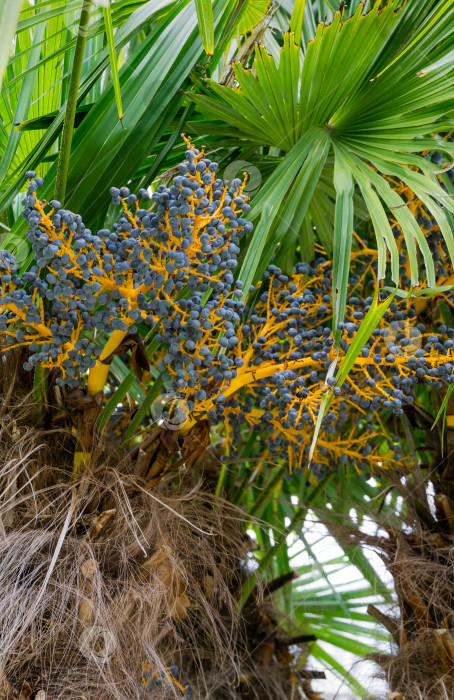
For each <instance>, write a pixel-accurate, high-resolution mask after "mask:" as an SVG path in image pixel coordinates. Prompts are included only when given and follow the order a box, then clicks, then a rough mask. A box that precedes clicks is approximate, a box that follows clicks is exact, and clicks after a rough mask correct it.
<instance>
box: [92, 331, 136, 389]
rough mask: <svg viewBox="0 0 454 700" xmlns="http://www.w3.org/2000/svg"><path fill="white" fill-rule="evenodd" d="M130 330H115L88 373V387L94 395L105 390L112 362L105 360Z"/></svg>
mask: <svg viewBox="0 0 454 700" xmlns="http://www.w3.org/2000/svg"><path fill="white" fill-rule="evenodd" d="M127 333H128V331H114V332H113V333H112V335H111V336H110V338H109V340H108V341H107V343H106V344H105V346H104V350H103V351H102V353H101V354H100V356H99V359H98V360H97V361H96V365H95V366H94V367H92V369H91V370H90V371H89V373H88V379H87V389H88V393H89V394H91V395H92V396H93V395H94V394H98V393H99V392H100V391H103V390H104V387H105V384H106V381H107V375H108V374H109V369H110V363H109V364H107V363H106V362H104V360H106V359H107V358H108V357H109V355H111V354H112V353H113V352H114V351H115V350H116V349H117V348H118V346H119V345H120V344H121V343H122V342H123V340H124V339H125V337H126V335H127Z"/></svg>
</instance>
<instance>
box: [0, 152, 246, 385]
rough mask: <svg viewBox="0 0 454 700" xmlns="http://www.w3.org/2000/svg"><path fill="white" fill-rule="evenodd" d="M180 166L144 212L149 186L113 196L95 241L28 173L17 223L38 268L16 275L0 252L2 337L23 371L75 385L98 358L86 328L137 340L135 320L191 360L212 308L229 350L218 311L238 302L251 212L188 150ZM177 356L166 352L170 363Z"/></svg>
mask: <svg viewBox="0 0 454 700" xmlns="http://www.w3.org/2000/svg"><path fill="white" fill-rule="evenodd" d="M186 158H187V161H186V162H185V163H182V164H181V165H180V166H179V171H180V175H178V176H177V177H175V178H174V180H173V184H172V186H171V187H170V188H169V187H166V186H165V185H160V186H159V187H158V188H157V190H156V192H155V193H154V194H152V197H151V199H152V203H151V204H152V206H151V210H150V211H148V210H147V209H146V208H144V203H145V202H146V200H147V199H148V193H147V192H146V190H140V191H139V193H138V195H135V194H131V193H130V192H129V190H128V188H121V189H117V188H112V189H111V194H112V201H113V203H114V204H121V205H123V215H122V216H121V217H120V218H119V220H118V222H117V223H115V224H113V226H112V227H111V229H102V230H100V231H97V232H96V233H94V232H92V231H91V230H89V229H88V228H86V226H85V224H84V223H83V221H82V217H81V216H80V215H79V214H74V213H72V212H70V211H68V210H65V209H63V208H62V207H61V204H60V202H57V201H55V200H53V201H51V202H49V204H47V203H46V202H43V201H41V200H39V199H38V195H37V190H38V188H39V187H40V186H42V184H43V181H42V180H41V179H40V178H36V177H35V173H33V172H28V173H27V176H28V177H29V179H30V182H29V185H28V189H27V193H26V195H25V197H24V200H23V204H24V207H25V208H24V211H23V216H24V218H25V219H26V220H27V222H28V224H29V230H28V232H27V238H28V240H29V241H30V242H31V244H32V249H33V252H34V256H35V261H36V264H35V265H34V266H33V267H32V268H31V269H30V270H29V271H27V272H25V273H24V274H22V276H20V277H19V275H17V274H16V273H17V265H16V263H15V261H14V258H13V256H11V255H9V254H8V255H7V254H6V253H2V255H3V257H2V258H1V265H2V268H1V272H2V274H1V277H0V281H1V284H2V287H1V291H2V300H1V303H0V312H1V315H0V332H3V334H4V335H5V336H6V340H7V341H8V342H9V343H10V344H12V345H14V344H19V345H28V346H29V349H30V350H31V354H30V356H29V358H28V360H27V362H26V364H25V368H26V369H28V370H31V369H33V367H35V366H37V365H40V366H44V367H48V368H50V369H54V368H58V369H59V370H60V372H61V376H60V377H59V378H58V380H57V381H58V383H59V384H62V385H63V384H66V385H68V386H71V387H75V386H77V385H78V384H79V382H80V376H81V373H83V372H84V371H86V370H90V369H92V368H93V367H94V366H95V365H96V359H97V358H98V357H99V355H100V353H101V352H102V351H101V348H99V347H98V345H97V344H96V343H95V342H94V340H93V337H94V331H101V332H103V333H112V332H113V331H117V332H119V333H124V334H126V333H128V332H129V333H137V332H138V325H139V324H144V326H154V325H155V324H157V323H159V322H162V323H163V327H164V329H165V333H166V339H168V338H169V331H170V330H172V334H173V336H174V337H175V336H176V337H177V338H178V339H179V341H180V340H181V341H184V343H185V345H186V348H187V350H188V351H189V352H191V348H192V349H193V348H194V347H195V342H198V341H199V340H200V338H201V337H203V335H204V334H210V333H211V331H212V330H213V328H214V324H212V322H211V321H210V320H209V318H208V316H207V312H210V311H211V312H212V313H213V314H216V313H217V312H218V311H219V310H221V316H220V317H219V320H220V321H221V323H222V322H223V323H224V324H225V328H224V329H223V330H225V340H224V341H222V342H226V343H227V345H228V344H229V343H230V345H231V344H232V342H233V341H232V340H231V339H230V335H229V334H230V332H231V326H230V325H229V324H228V317H229V313H230V312H228V311H227V309H226V310H225V311H222V308H223V305H224V303H226V299H227V296H228V295H231V296H232V303H233V304H235V303H237V302H238V299H239V298H240V297H241V296H242V291H241V284H240V283H238V282H237V283H234V278H233V274H232V271H233V270H234V268H235V267H236V266H237V256H238V253H239V250H240V249H239V247H238V243H239V241H240V239H241V238H242V237H243V236H244V235H245V234H246V233H248V232H249V231H251V229H252V225H251V224H250V223H247V222H246V220H245V219H244V218H243V215H244V214H246V213H247V212H248V211H249V209H250V206H249V204H248V203H247V197H245V196H243V194H242V192H243V188H244V183H243V182H242V181H241V180H239V179H235V180H233V181H232V183H231V184H230V186H229V187H227V186H224V184H223V182H222V180H220V179H219V178H218V177H216V170H217V167H218V166H217V164H216V163H214V162H212V161H210V160H209V159H208V158H204V156H203V151H202V152H200V151H198V150H197V149H195V148H193V147H192V145H191V144H190V143H189V142H188V150H187V152H186ZM207 296H209V297H210V299H209V302H208V306H207V307H206V308H204V310H203V311H202V308H201V302H202V299H204V298H205V297H207ZM234 300H237V302H235V301H234ZM227 301H228V300H227ZM222 314H223V315H222ZM173 350H174V344H170V347H169V351H168V353H167V355H168V356H169V357H172V353H173ZM170 364H171V363H170ZM177 364H178V363H177V362H174V363H173V366H175V367H176V369H178V366H177Z"/></svg>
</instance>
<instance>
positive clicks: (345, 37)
mask: <svg viewBox="0 0 454 700" xmlns="http://www.w3.org/2000/svg"><path fill="white" fill-rule="evenodd" d="M380 6H381V3H380V2H376V3H375V5H374V8H373V9H372V10H371V11H370V12H369V13H367V14H365V15H364V14H362V5H358V8H357V10H356V12H355V13H354V15H353V16H352V17H351V18H349V19H346V20H345V21H344V20H343V17H342V12H337V13H335V14H334V16H333V21H332V23H331V24H330V25H329V26H325V25H323V24H320V25H319V26H318V28H317V31H316V34H315V38H314V40H313V41H312V42H311V43H309V45H308V46H307V50H306V54H305V56H303V55H302V53H301V52H300V49H299V47H298V46H297V45H295V44H294V42H293V39H292V35H290V34H286V35H285V39H284V46H283V49H282V51H281V54H280V60H279V64H278V65H277V64H276V62H275V60H274V59H273V58H272V57H271V56H269V55H268V54H267V53H266V51H265V50H264V49H263V48H262V47H258V48H257V51H256V59H255V63H254V71H248V70H246V69H244V68H243V67H242V66H240V65H236V66H235V75H236V79H237V82H238V86H239V87H238V88H237V89H230V88H227V87H224V86H220V85H217V84H216V83H214V82H213V81H207V87H206V90H205V91H204V92H203V93H201V94H199V93H195V92H193V93H192V94H191V96H192V98H193V100H194V101H195V102H196V103H197V104H198V106H199V109H200V110H201V111H202V112H204V113H207V112H209V113H210V116H211V117H212V118H213V117H214V118H215V119H216V120H218V123H219V121H220V122H222V123H223V124H224V125H225V126H224V128H225V132H226V134H228V135H229V136H232V137H234V138H236V139H237V140H238V141H239V143H242V144H244V143H248V144H251V145H253V144H255V145H257V146H258V145H259V144H267V145H268V146H270V147H274V148H278V149H280V151H281V152H284V157H283V158H282V160H281V163H280V165H279V166H278V167H277V169H276V171H275V172H274V174H273V176H271V177H270V179H269V180H268V182H267V183H266V184H265V185H264V187H263V188H262V190H261V193H260V194H259V196H258V198H257V201H256V205H257V206H256V207H255V208H254V212H253V218H254V219H255V221H256V224H257V225H256V231H255V234H254V236H253V238H252V239H251V242H250V246H249V248H248V251H247V253H246V256H245V258H244V262H243V267H242V270H241V273H240V276H241V277H242V278H244V279H245V280H246V282H247V283H249V282H251V281H256V280H257V279H258V278H259V277H260V275H261V274H262V273H263V270H264V268H265V267H266V265H267V264H268V262H269V260H270V258H271V256H272V255H273V254H275V253H276V250H277V249H278V248H279V246H283V245H286V244H287V241H289V239H290V240H291V239H292V237H293V236H298V235H299V232H300V231H301V230H302V223H303V220H304V218H305V217H306V215H307V216H309V214H308V208H309V206H310V205H311V202H312V200H313V197H314V196H315V193H317V190H318V183H319V179H320V172H321V171H320V170H319V169H318V168H315V167H314V164H313V163H312V162H311V161H312V158H314V160H317V159H318V158H319V156H318V155H317V154H318V149H319V148H320V143H321V142H322V143H323V149H322V152H323V158H324V159H326V157H327V155H328V153H330V152H333V153H334V159H335V163H336V165H335V172H336V167H337V171H338V172H340V171H341V170H342V171H343V173H344V175H345V174H346V173H347V172H350V174H351V175H350V176H349V177H351V178H353V179H352V180H349V182H350V186H349V187H348V188H347V190H345V188H344V187H342V188H341V189H339V188H338V187H336V210H337V212H338V216H337V217H336V224H335V227H334V250H338V251H346V252H347V255H346V256H345V257H344V256H343V255H342V259H341V258H338V257H337V256H336V255H335V256H334V268H335V269H334V277H335V279H336V281H337V288H338V291H339V293H340V292H341V289H344V288H345V287H344V285H345V280H346V277H347V275H348V271H347V267H346V264H345V262H346V260H347V261H348V249H349V241H350V240H351V232H352V228H353V214H352V212H353V210H354V207H353V186H352V185H353V182H354V181H356V182H357V183H358V184H359V185H360V187H361V189H362V190H363V191H367V194H366V196H365V203H366V206H367V208H368V209H369V216H370V218H372V219H373V220H374V223H375V224H376V225H377V224H378V223H381V224H383V222H384V218H386V212H387V211H388V210H389V209H390V207H393V216H394V217H395V218H397V219H398V221H399V223H400V225H401V226H402V228H403V232H404V235H405V240H406V242H407V250H408V254H409V257H410V263H411V273H412V283H413V284H415V285H416V284H418V282H419V281H420V274H419V271H418V264H417V254H418V248H419V250H420V251H421V252H422V254H423V258H424V268H425V274H426V275H427V280H428V282H429V284H434V282H435V278H434V274H435V273H434V267H433V261H432V258H431V255H430V253H429V251H428V248H427V244H426V242H425V238H424V236H423V234H422V233H421V231H420V230H419V226H418V225H417V222H416V221H415V219H414V218H413V216H412V214H411V212H410V211H409V210H408V208H407V207H406V206H405V201H404V200H402V199H401V198H400V197H399V195H397V194H396V193H391V191H390V189H389V186H388V183H387V182H386V181H385V179H384V178H383V177H382V174H390V175H397V176H398V177H400V178H401V179H402V180H403V181H404V182H405V183H406V184H408V186H409V187H410V188H414V189H415V192H416V191H418V192H421V193H422V194H423V196H425V197H426V198H427V202H428V206H430V208H431V210H432V212H433V214H434V216H435V218H437V220H439V223H440V228H441V230H442V232H443V235H444V237H445V240H446V243H447V245H448V246H449V248H450V251H451V255H452V254H453V253H454V249H453V246H452V231H451V227H450V225H448V223H447V222H448V219H447V218H446V216H445V214H444V213H443V212H442V210H441V208H440V207H439V206H438V205H437V201H442V202H443V204H444V206H445V208H446V209H448V210H449V211H452V210H453V203H452V201H451V200H450V199H449V197H446V193H445V192H444V191H443V189H442V188H441V187H440V185H439V183H438V181H437V179H436V176H435V175H434V170H435V166H433V165H432V163H430V162H429V161H428V160H427V159H425V158H422V157H421V156H419V155H416V154H417V153H418V152H421V151H423V150H425V149H428V148H431V147H433V145H432V146H431V143H432V142H431V141H430V140H429V139H425V138H423V137H424V136H427V135H429V134H430V133H433V132H434V131H442V130H443V129H448V128H449V126H450V124H451V122H450V120H449V110H450V108H451V105H452V102H451V101H450V100H451V99H452V95H453V88H452V68H453V66H452V62H451V61H446V62H445V63H443V65H442V66H441V68H440V69H439V70H437V71H436V72H435V71H434V72H428V73H427V74H425V75H424V76H423V77H418V70H419V69H421V68H423V67H424V66H427V65H428V63H430V61H431V60H432V59H434V60H438V61H440V59H442V56H443V55H444V54H447V53H449V50H448V45H447V44H446V43H445V42H442V45H441V46H440V42H439V36H440V32H444V35H445V36H447V37H448V36H450V35H452V33H453V32H454V16H453V15H452V13H448V16H445V15H443V13H440V12H439V10H440V7H441V3H440V2H438V3H435V4H433V3H432V4H431V7H430V8H429V7H428V8H427V13H426V15H425V16H424V17H425V20H424V21H423V22H422V25H421V26H422V29H421V32H420V36H421V40H420V44H418V45H411V46H409V50H408V51H407V52H406V53H405V54H402V56H401V58H400V59H399V61H397V62H396V64H395V65H394V66H393V67H392V68H390V69H389V70H387V71H385V73H384V75H383V76H382V77H380V78H377V79H374V77H375V76H377V75H378V74H379V73H380V71H381V70H383V69H384V68H386V66H387V65H389V64H390V63H391V61H392V60H393V59H394V58H395V57H396V55H398V54H401V53H402V51H400V47H401V42H403V41H404V40H405V39H407V38H408V37H409V35H410V34H411V31H412V30H414V28H415V26H417V24H418V23H419V24H421V16H420V17H417V16H416V13H415V3H410V6H409V9H408V12H407V11H406V10H405V9H403V8H402V7H401V6H400V2H399V1H398V0H391V1H390V2H389V3H388V4H387V5H386V7H385V8H381V7H380ZM424 17H423V19H424ZM422 51H424V52H425V55H424V57H422V55H421V52H422ZM443 52H444V54H443ZM325 146H326V149H325ZM440 148H444V149H445V151H447V152H449V153H454V151H453V147H452V145H451V144H447V145H443V146H440ZM415 166H416V167H417V168H418V169H419V171H420V172H419V173H417V172H415V171H414V169H412V168H415ZM377 171H378V172H377ZM382 207H383V211H382ZM396 207H398V208H396ZM371 208H372V209H373V211H371ZM383 212H384V213H385V216H384V214H383ZM376 235H377V239H378V250H379V267H380V270H381V273H382V274H383V272H384V268H385V256H386V250H388V251H389V254H390V258H391V269H392V272H393V275H394V281H395V282H396V283H397V282H398V279H397V271H398V254H397V250H396V247H395V245H394V244H393V242H392V240H391V237H390V235H389V229H388V228H387V227H384V228H382V226H381V227H380V228H379V229H378V230H377V232H376ZM258 251H260V253H262V254H261V255H260V256H259V255H258V254H257V253H258ZM339 285H340V286H339ZM343 296H344V295H343V294H341V296H340V297H339V299H338V300H337V302H335V304H337V318H341V317H343V310H344V300H343Z"/></svg>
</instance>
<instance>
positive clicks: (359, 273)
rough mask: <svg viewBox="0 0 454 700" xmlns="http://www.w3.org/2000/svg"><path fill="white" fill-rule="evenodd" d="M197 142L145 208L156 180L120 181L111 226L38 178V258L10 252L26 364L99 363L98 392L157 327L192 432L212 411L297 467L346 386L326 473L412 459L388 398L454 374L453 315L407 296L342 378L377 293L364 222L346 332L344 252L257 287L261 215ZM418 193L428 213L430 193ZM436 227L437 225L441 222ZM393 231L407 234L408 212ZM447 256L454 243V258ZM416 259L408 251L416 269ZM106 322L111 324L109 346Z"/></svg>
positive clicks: (230, 438) (161, 361)
mask: <svg viewBox="0 0 454 700" xmlns="http://www.w3.org/2000/svg"><path fill="white" fill-rule="evenodd" d="M187 145H188V150H187V151H186V158H187V160H186V162H184V163H182V164H181V165H180V166H179V175H177V176H176V177H175V178H174V179H173V183H172V185H171V186H170V187H167V186H165V185H160V186H159V187H158V188H157V191H156V192H155V193H153V195H152V201H153V204H152V206H151V207H150V209H149V210H147V209H145V208H142V202H143V201H144V200H145V199H146V197H147V196H148V195H147V193H146V192H145V191H143V190H142V191H139V195H138V196H136V195H134V194H131V193H130V192H129V190H128V189H127V188H121V189H119V190H118V189H116V188H112V189H111V194H112V198H113V203H114V204H115V205H121V206H122V207H123V215H122V216H121V217H120V218H119V220H118V222H117V223H115V224H114V225H113V226H112V227H111V229H103V230H101V231H98V232H97V233H96V234H93V233H92V232H91V231H89V230H88V229H87V228H86V227H85V226H84V224H83V222H82V218H81V217H80V216H79V215H75V214H72V213H71V212H68V211H66V210H64V209H62V208H61V206H60V204H59V203H58V202H50V203H49V204H46V203H45V202H40V201H39V200H38V199H37V197H36V194H35V192H36V190H37V186H38V184H39V183H37V182H36V181H35V180H33V179H32V180H31V182H30V186H29V190H28V193H27V195H26V198H25V200H24V204H25V205H26V209H25V212H24V216H25V218H27V220H28V222H29V225H30V229H29V232H28V238H29V240H30V241H31V242H32V245H33V250H34V253H35V259H36V265H35V266H34V267H33V268H32V269H31V270H30V271H28V272H25V273H23V274H22V275H21V276H20V275H18V274H17V266H16V263H15V261H14V258H13V257H12V256H11V255H10V254H9V253H6V252H2V254H1V257H0V272H1V274H0V282H1V285H2V288H1V289H2V302H1V308H0V311H1V314H2V315H0V332H2V333H3V335H4V336H6V338H7V339H8V341H9V342H10V347H13V346H14V345H28V346H29V348H30V351H31V355H30V357H29V359H28V361H27V363H26V368H27V369H31V368H33V367H34V366H43V367H48V368H49V369H58V370H59V371H60V372H61V376H60V377H59V382H60V383H63V384H65V383H66V384H68V385H70V386H76V385H77V384H78V383H79V381H80V378H81V375H82V374H83V372H84V371H85V370H87V369H88V370H90V374H89V380H88V389H89V391H90V392H91V393H96V392H97V391H101V390H102V389H103V387H104V385H105V382H106V378H107V372H108V362H106V361H105V360H106V358H107V357H109V356H110V355H111V354H112V352H114V351H115V349H116V348H117V347H118V346H119V345H120V344H121V342H122V340H123V339H124V338H125V336H126V335H127V334H128V333H130V334H137V335H138V336H139V337H141V338H142V339H144V338H146V337H148V336H149V335H150V334H153V335H154V337H155V339H156V340H157V341H158V344H159V350H158V351H157V354H156V355H155V356H154V357H151V358H150V360H151V361H153V362H154V363H155V365H156V366H157V368H158V370H159V371H160V372H161V373H162V377H163V381H164V386H165V390H166V391H167V392H168V393H169V396H170V398H171V401H170V403H169V410H170V411H174V412H175V411H177V409H178V408H179V407H181V406H182V405H184V410H183V411H182V419H181V425H180V426H179V427H180V430H181V432H182V433H186V432H188V431H189V430H191V428H192V427H193V426H194V425H195V424H196V423H197V422H198V421H201V420H206V419H208V421H210V422H211V424H212V425H216V426H218V428H217V432H218V433H219V432H221V433H222V435H223V437H224V440H225V449H226V454H227V457H230V458H231V457H234V456H235V454H236V451H237V449H238V447H239V445H240V443H241V441H242V439H243V436H244V435H250V434H251V433H252V434H256V435H257V439H258V440H259V441H260V443H261V445H260V454H261V455H262V462H266V461H269V462H275V461H277V460H285V462H286V464H287V465H288V468H289V471H292V470H294V469H299V468H301V467H303V466H305V465H306V464H307V463H308V455H309V448H310V444H311V441H312V436H313V431H314V427H315V424H316V421H317V417H318V414H319V411H320V406H321V402H322V399H323V397H324V396H325V395H326V392H327V391H328V392H332V396H333V398H334V399H335V400H334V402H333V403H332V405H331V407H330V410H329V411H328V413H327V415H326V416H325V417H324V419H323V421H322V425H321V431H320V435H319V440H318V444H317V448H316V452H315V455H314V460H313V469H314V471H315V473H316V475H317V476H318V477H320V476H321V475H322V474H323V472H324V471H326V470H327V469H333V468H334V469H336V468H338V466H339V464H342V463H348V464H351V465H353V466H354V468H356V469H357V471H358V472H359V473H370V472H372V471H374V470H375V469H377V468H384V467H391V468H397V467H398V465H399V464H400V466H402V461H401V455H400V453H399V445H398V440H397V439H394V438H391V437H390V438H389V439H388V438H387V437H386V435H387V432H386V429H385V425H384V419H383V416H384V415H386V413H385V414H383V412H382V411H383V409H384V410H385V412H386V411H388V412H392V413H394V414H396V415H399V414H401V413H402V412H403V410H404V408H405V406H406V405H409V404H411V403H412V402H413V388H414V386H415V384H417V383H423V384H428V385H431V386H433V387H435V388H440V387H442V386H443V384H450V383H452V382H453V381H454V378H453V374H452V369H453V363H454V353H453V346H454V329H453V328H448V327H447V326H446V325H443V324H441V325H440V327H439V329H438V330H437V331H436V332H435V333H434V332H433V331H432V330H430V332H426V329H425V328H424V326H423V325H422V324H420V323H418V318H417V311H418V308H417V305H418V303H420V301H419V300H416V301H415V300H414V299H411V298H407V299H403V300H401V301H396V302H395V303H392V304H391V305H390V306H389V310H388V311H387V312H386V314H385V316H384V317H383V319H382V321H381V323H380V326H379V328H377V329H375V330H374V331H373V333H372V334H371V336H370V337H369V338H368V339H365V342H364V347H363V348H362V352H361V353H360V355H359V356H358V357H356V359H355V361H354V363H353V366H352V368H351V371H350V372H349V374H348V376H347V377H346V378H345V380H344V381H343V383H342V384H341V385H338V384H337V381H336V378H335V377H330V378H329V379H328V380H327V379H326V377H327V372H328V369H329V368H330V366H331V365H332V363H333V361H334V360H337V366H338V367H340V366H342V362H343V360H344V358H345V355H346V353H347V352H348V349H349V347H350V345H351V342H352V341H353V339H354V338H355V336H356V334H357V333H358V331H359V329H360V327H361V324H362V321H363V320H364V318H365V315H366V314H367V311H368V310H369V308H370V306H371V304H372V296H371V295H369V293H370V291H371V288H376V287H377V284H378V280H377V271H376V270H377V253H376V251H374V250H372V249H370V248H369V247H368V246H367V244H366V243H365V242H364V241H362V240H361V239H360V238H359V237H358V236H356V234H355V246H354V251H353V252H352V260H351V271H350V279H349V287H348V299H347V306H346V315H345V318H344V321H343V322H342V323H341V324H340V326H339V329H340V330H341V333H342V337H341V340H340V346H339V347H335V345H334V339H333V335H332V264H331V262H330V261H328V260H327V259H325V258H324V257H323V256H320V257H319V258H318V259H317V260H315V262H313V263H312V265H309V264H306V263H299V264H298V265H297V266H296V268H295V269H294V271H293V274H292V275H285V274H283V273H282V271H281V270H280V269H279V268H277V267H276V266H275V265H271V266H270V267H269V268H268V270H267V271H266V272H265V274H264V275H263V277H262V279H261V280H260V282H259V283H258V284H257V285H256V286H255V287H251V289H249V290H243V288H242V287H243V285H242V283H241V280H235V278H234V269H235V267H236V265H237V257H238V255H239V253H240V247H239V245H240V241H241V238H242V237H243V236H244V234H247V233H248V232H250V231H251V230H252V225H251V224H250V223H248V222H247V221H246V220H245V219H244V218H243V216H244V215H246V214H247V213H248V211H249V210H250V206H249V204H248V202H247V197H245V195H244V185H245V181H241V180H239V179H237V180H234V181H233V182H232V183H231V184H230V185H229V186H226V185H224V183H223V182H222V180H220V179H219V178H217V177H216V169H217V164H216V163H212V162H211V161H210V160H209V159H207V158H206V157H205V155H204V152H203V150H202V151H201V152H199V151H198V150H197V149H195V148H194V147H193V146H192V145H191V144H190V143H189V141H188V142H187ZM30 175H31V177H33V174H30ZM393 186H394V187H396V188H398V187H400V184H399V183H393ZM407 195H408V196H411V193H407ZM414 206H418V207H419V208H420V209H419V216H420V217H421V219H424V220H425V219H426V218H427V216H428V215H427V213H426V212H425V209H424V207H423V205H422V204H420V203H419V204H417V203H415V205H414ZM415 211H416V210H415ZM431 223H432V224H433V222H431ZM426 228H427V231H428V235H433V236H436V231H434V230H432V229H433V225H432V228H431V229H429V228H428V225H427V226H426ZM393 230H394V233H395V235H396V238H397V240H399V230H398V227H397V226H396V225H395V226H394V229H393ZM440 246H441V243H440ZM322 252H323V251H322V250H321V249H320V247H318V246H317V254H319V255H320V254H321V253H322ZM445 259H446V258H442V256H441V254H440V261H439V267H440V266H441V268H442V270H443V272H444V268H443V264H444V262H443V261H444V260H445ZM405 264H406V261H405V256H404V255H401V273H402V276H403V277H404V273H405V269H406V267H405ZM403 282H404V283H405V279H404V280H403ZM244 292H247V294H248V297H247V300H245V298H244V297H245V294H244ZM246 302H247V303H246ZM99 332H102V333H109V334H110V337H109V339H108V341H107V343H106V345H105V346H104V348H101V347H100V346H99V345H98V344H97V341H96V337H95V336H96V334H97V333H98V334H99Z"/></svg>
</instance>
